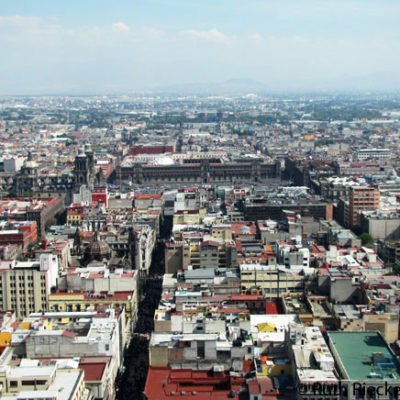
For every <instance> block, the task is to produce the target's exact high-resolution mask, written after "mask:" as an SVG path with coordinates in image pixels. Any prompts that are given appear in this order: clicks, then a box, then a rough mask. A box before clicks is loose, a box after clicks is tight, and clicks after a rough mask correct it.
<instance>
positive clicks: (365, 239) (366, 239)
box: [359, 232, 374, 246]
mask: <svg viewBox="0 0 400 400" xmlns="http://www.w3.org/2000/svg"><path fill="white" fill-rule="evenodd" d="M359 238H360V239H361V243H362V245H363V246H371V245H372V244H374V238H373V237H372V236H371V235H370V234H369V233H368V232H364V233H362V234H361V235H360V236H359Z"/></svg>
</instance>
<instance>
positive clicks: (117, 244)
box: [0, 93, 400, 400]
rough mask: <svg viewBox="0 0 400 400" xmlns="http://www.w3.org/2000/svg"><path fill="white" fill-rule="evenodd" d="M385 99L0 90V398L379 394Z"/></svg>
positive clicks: (395, 319) (395, 130)
mask: <svg viewBox="0 0 400 400" xmlns="http://www.w3.org/2000/svg"><path fill="white" fill-rule="evenodd" d="M399 140H400V97H398V96H397V95H395V94H392V95H390V94H387V95H383V94H366V95H360V94H358V95H356V94H354V95H353V94H347V95H344V94H337V95H333V94H332V95H326V94H304V95H279V96H278V95H276V96H272V95H269V96H266V95H262V94H259V93H243V94H241V95H236V96H211V95H210V96H206V95H203V96H200V95H197V96H195V95H191V96H188V95H172V94H169V95H167V94H160V95H151V94H142V95H136V96H133V95H132V96H128V95H127V96H97V97H96V96H93V97H73V96H63V97H57V96H40V97H27V96H25V97H21V96H20V97H2V98H0V195H1V199H0V397H1V398H2V399H3V398H4V399H8V400H28V399H44V400H64V399H65V400H66V399H73V400H91V399H110V400H112V399H148V400H167V399H175V398H179V399H181V400H183V399H200V400H206V399H207V400H208V399H210V400H221V399H238V400H244V399H248V400H266V399H268V400H273V399H302V400H318V399H327V400H328V399H329V400H331V399H337V400H341V399H362V398H371V399H373V398H375V399H378V398H379V399H396V398H398V397H399V393H400V364H399V357H400V342H399V338H400V336H399V335H400V332H399V322H400V321H399V310H400V176H399V172H400V149H399V146H398V143H399Z"/></svg>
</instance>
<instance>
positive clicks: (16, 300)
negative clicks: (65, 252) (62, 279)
mask: <svg viewBox="0 0 400 400" xmlns="http://www.w3.org/2000/svg"><path fill="white" fill-rule="evenodd" d="M0 265H1V270H0V309H1V310H15V312H16V314H17V317H24V316H26V315H29V314H30V313H33V312H41V311H45V310H47V300H48V294H49V293H50V289H51V287H53V286H55V285H56V279H57V275H58V261H57V256H55V255H51V254H42V255H41V257H40V261H39V262H19V263H16V262H15V261H7V262H5V261H3V262H2V263H1V264H0Z"/></svg>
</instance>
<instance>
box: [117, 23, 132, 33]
mask: <svg viewBox="0 0 400 400" xmlns="http://www.w3.org/2000/svg"><path fill="white" fill-rule="evenodd" d="M112 27H113V29H114V30H116V31H121V32H129V31H130V30H131V27H130V26H129V25H128V24H126V23H125V22H116V23H115V24H113V26H112Z"/></svg>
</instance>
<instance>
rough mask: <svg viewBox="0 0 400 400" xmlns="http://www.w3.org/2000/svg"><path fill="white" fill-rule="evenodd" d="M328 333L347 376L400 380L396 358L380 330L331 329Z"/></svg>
mask: <svg viewBox="0 0 400 400" xmlns="http://www.w3.org/2000/svg"><path fill="white" fill-rule="evenodd" d="M328 336H329V342H330V345H331V347H332V348H333V349H336V353H337V354H338V355H339V357H340V361H341V363H342V366H343V368H344V369H345V375H346V376H344V378H346V379H350V380H353V381H364V380H375V381H376V380H379V379H382V380H394V379H395V380H400V369H399V365H398V363H397V360H396V359H395V358H394V357H393V355H392V353H391V352H390V350H389V347H388V345H387V343H386V342H385V340H384V339H383V337H382V336H381V335H380V334H379V333H377V332H329V333H328ZM333 353H335V351H333Z"/></svg>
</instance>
